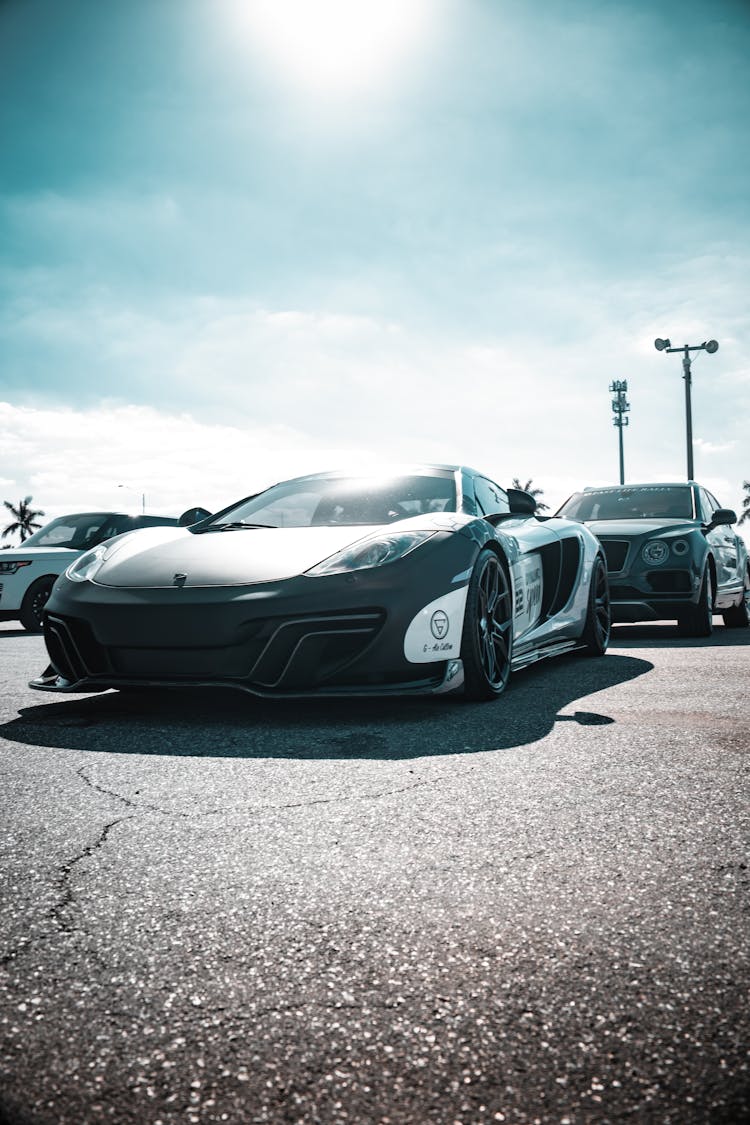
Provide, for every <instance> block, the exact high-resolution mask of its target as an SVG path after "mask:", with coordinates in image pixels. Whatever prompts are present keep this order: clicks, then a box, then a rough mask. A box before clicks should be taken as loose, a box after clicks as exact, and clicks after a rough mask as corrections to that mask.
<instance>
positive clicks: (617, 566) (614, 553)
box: [601, 539, 630, 572]
mask: <svg viewBox="0 0 750 1125" xmlns="http://www.w3.org/2000/svg"><path fill="white" fill-rule="evenodd" d="M601 544H602V547H603V548H604V556H605V558H606V560H607V570H609V571H613V572H616V571H619V570H622V569H623V567H624V566H625V560H626V559H627V557H628V547H629V546H630V544H629V543H628V541H627V539H602V540H601Z"/></svg>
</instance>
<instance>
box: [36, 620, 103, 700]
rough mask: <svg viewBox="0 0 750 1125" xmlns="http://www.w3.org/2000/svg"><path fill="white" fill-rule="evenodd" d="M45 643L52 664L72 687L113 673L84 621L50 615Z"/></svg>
mask: <svg viewBox="0 0 750 1125" xmlns="http://www.w3.org/2000/svg"><path fill="white" fill-rule="evenodd" d="M44 639H45V643H46V645H47V651H48V652H49V656H50V660H51V661H52V664H53V665H54V667H55V668H56V669H57V671H58V672H59V673H60V675H61V676H64V678H65V679H66V680H70V681H71V682H72V683H75V682H76V681H77V680H82V679H85V678H87V677H88V676H96V675H102V674H104V673H106V672H108V671H110V667H109V663H108V661H107V654H106V652H105V650H104V649H103V648H102V646H101V645H100V644H99V642H98V641H97V640H96V638H95V636H94V634H93V633H92V631H91V629H90V628H89V626H88V625H87V624H86V622H85V621H76V620H70V619H68V618H65V617H57V616H56V615H55V614H51V613H47V614H46V615H45V622H44Z"/></svg>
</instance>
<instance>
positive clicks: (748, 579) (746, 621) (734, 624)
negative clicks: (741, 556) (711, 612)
mask: <svg viewBox="0 0 750 1125" xmlns="http://www.w3.org/2000/svg"><path fill="white" fill-rule="evenodd" d="M721 616H722V618H723V619H724V624H725V625H726V627H727V628H728V629H746V628H747V627H748V625H750V565H748V567H747V569H746V571H745V582H744V585H743V588H742V598H741V599H740V601H739V602H738V603H737V605H733V606H730V607H729V609H725V610H722V613H721Z"/></svg>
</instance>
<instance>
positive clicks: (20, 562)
mask: <svg viewBox="0 0 750 1125" xmlns="http://www.w3.org/2000/svg"><path fill="white" fill-rule="evenodd" d="M31 562H32V560H31V559H13V560H12V561H11V562H8V560H7V559H4V560H3V561H2V562H0V574H15V573H16V571H18V570H20V569H21V567H22V566H31Z"/></svg>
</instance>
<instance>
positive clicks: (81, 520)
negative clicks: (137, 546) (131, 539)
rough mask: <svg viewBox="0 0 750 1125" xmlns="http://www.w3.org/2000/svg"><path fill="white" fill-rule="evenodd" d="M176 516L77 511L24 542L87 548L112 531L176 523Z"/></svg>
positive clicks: (106, 536) (119, 533)
mask: <svg viewBox="0 0 750 1125" xmlns="http://www.w3.org/2000/svg"><path fill="white" fill-rule="evenodd" d="M176 522H177V521H176V520H173V519H167V518H164V519H162V518H159V517H154V516H125V515H118V514H116V513H113V512H77V513H76V514H75V515H73V516H58V518H57V519H56V520H52V522H51V523H48V524H46V525H45V526H44V527H43V528H41V530H40V531H35V532H34V534H33V535H30V536H29V538H28V539H27V540H26V542H25V543H24V547H69V548H72V549H73V550H74V551H88V549H89V547H96V545H97V543H103V542H104V540H105V539H111V538H112V536H113V535H121V534H122V533H123V532H124V531H132V530H133V529H134V528H137V527H144V526H149V525H151V524H162V523H176Z"/></svg>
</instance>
